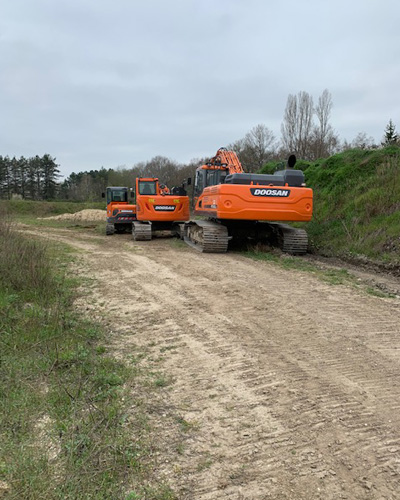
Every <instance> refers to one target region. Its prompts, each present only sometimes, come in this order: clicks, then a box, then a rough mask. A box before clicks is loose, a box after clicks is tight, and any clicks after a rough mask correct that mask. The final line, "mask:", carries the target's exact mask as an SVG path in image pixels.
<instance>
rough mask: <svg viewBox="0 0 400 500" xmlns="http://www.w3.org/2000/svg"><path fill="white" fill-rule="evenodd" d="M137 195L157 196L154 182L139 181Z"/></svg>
mask: <svg viewBox="0 0 400 500" xmlns="http://www.w3.org/2000/svg"><path fill="white" fill-rule="evenodd" d="M139 194H144V195H146V194H148V195H155V194H157V186H156V181H139Z"/></svg>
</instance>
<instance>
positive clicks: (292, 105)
mask: <svg viewBox="0 0 400 500" xmlns="http://www.w3.org/2000/svg"><path fill="white" fill-rule="evenodd" d="M313 113H314V104H313V99H312V97H311V96H310V94H308V92H304V91H301V92H299V93H298V94H297V95H292V94H289V97H288V100H287V104H286V109H285V115H284V118H283V123H282V126H281V132H282V145H283V149H284V150H285V151H286V152H287V153H295V154H297V155H298V156H299V157H300V158H303V159H308V158H309V147H310V143H311V136H312V124H313V123H312V119H313Z"/></svg>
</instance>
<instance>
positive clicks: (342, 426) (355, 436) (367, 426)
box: [49, 232, 400, 499]
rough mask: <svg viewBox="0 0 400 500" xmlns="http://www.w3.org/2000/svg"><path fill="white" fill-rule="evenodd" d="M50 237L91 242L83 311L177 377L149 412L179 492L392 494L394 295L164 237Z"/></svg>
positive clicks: (396, 486) (397, 341)
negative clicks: (90, 282)
mask: <svg viewBox="0 0 400 500" xmlns="http://www.w3.org/2000/svg"><path fill="white" fill-rule="evenodd" d="M49 234H50V233H49ZM51 234H53V235H54V236H51ZM51 234H50V236H51V237H54V238H56V239H59V240H63V241H66V242H68V243H70V244H72V245H73V246H75V247H79V248H82V249H84V250H85V251H86V252H85V253H84V254H82V256H81V258H82V260H83V262H84V266H81V267H82V268H81V270H80V272H81V273H84V274H85V275H87V276H89V277H95V280H96V283H97V285H96V286H95V287H94V289H93V296H92V298H93V301H94V302H93V304H90V305H89V306H88V305H86V307H90V310H91V311H93V313H94V314H99V313H100V312H101V311H103V312H106V313H107V316H108V321H109V324H110V325H112V327H113V329H114V330H115V333H114V335H113V340H112V342H113V346H114V349H115V350H116V352H117V354H118V356H122V357H123V356H126V355H128V354H129V353H130V351H131V349H132V346H133V345H141V346H143V347H146V348H147V349H148V350H149V351H150V352H151V353H152V355H153V357H157V356H158V357H159V356H160V355H162V358H163V359H162V361H161V362H162V367H163V369H164V370H165V372H166V373H168V374H170V375H171V376H172V377H173V378H174V383H173V384H172V385H171V386H169V387H167V388H165V389H163V393H162V398H163V401H164V405H165V410H161V411H163V413H162V415H155V416H154V419H155V424H156V426H157V429H158V432H159V433H160V441H161V442H162V443H163V446H164V452H163V451H162V450H160V452H159V453H160V455H159V462H158V469H159V473H160V474H164V475H165V476H166V477H167V478H168V480H169V481H170V482H171V483H172V484H173V486H174V487H175V489H176V491H178V492H179V495H178V496H179V498H187V499H192V498H196V499H236V498H237V499H240V498H242V499H245V498H246V499H263V498H274V499H286V498H287V499H289V498H293V499H312V498H324V499H326V498H329V499H334V498H335V499H336V498H348V499H365V498H381V499H384V498H386V499H395V498H398V491H400V432H399V431H400V417H399V406H400V404H399V403H400V397H399V396H400V371H399V361H400V355H399V348H400V321H399V320H400V308H399V301H398V300H390V299H381V298H376V297H372V296H367V295H365V294H363V293H361V292H360V291H357V290H355V289H350V288H347V287H344V286H332V285H329V284H326V283H323V282H321V281H318V280H317V279H316V278H315V277H314V276H313V275H311V274H309V273H305V272H300V271H286V270H283V269H280V268H277V267H276V266H274V265H272V264H267V263H260V262H253V261H251V260H249V259H246V258H244V257H241V256H238V255H232V254H228V255H202V254H198V253H196V252H194V251H192V250H190V249H186V248H181V247H180V246H178V245H176V246H175V247H174V246H173V245H172V244H171V243H170V242H167V241H160V240H159V241H152V242H149V243H147V242H143V243H141V242H140V243H139V242H136V243H133V242H131V241H130V239H129V238H128V236H126V237H122V238H121V237H119V238H118V237H117V238H114V239H113V240H112V241H111V240H105V239H104V243H101V244H99V243H98V242H97V241H92V242H90V239H88V240H86V241H85V240H84V237H83V238H82V236H80V239H76V238H75V239H74V237H71V236H69V235H67V234H66V233H65V232H64V233H62V234H61V233H58V234H57V233H56V232H53V233H51ZM116 248H117V249H118V257H117V258H115V255H116ZM110 284H113V285H112V286H111V285H110ZM114 285H115V286H114ZM121 290H123V292H121ZM101 304H105V305H101ZM121 318H124V320H123V322H124V324H121ZM116 325H118V326H116ZM163 415H165V416H163ZM177 417H179V419H180V421H184V422H186V423H187V424H188V425H189V424H190V426H191V431H190V432H188V433H185V434H180V435H179V433H177V431H176V429H175V430H174V429H173V427H174V426H175V427H176V422H177ZM179 439H180V440H181V441H180V442H181V443H182V442H183V444H184V447H183V448H180V452H177V451H176V447H177V446H178V445H179V442H178V441H179Z"/></svg>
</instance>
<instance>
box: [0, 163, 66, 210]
mask: <svg viewBox="0 0 400 500" xmlns="http://www.w3.org/2000/svg"><path fill="white" fill-rule="evenodd" d="M59 177H60V170H59V169H58V165H57V163H56V159H55V158H53V157H52V156H50V155H49V154H45V155H43V156H42V157H40V156H37V155H36V156H34V157H32V158H24V157H23V156H21V157H20V158H16V157H15V156H14V157H13V158H9V157H8V156H0V198H2V199H11V198H22V199H27V200H51V199H54V198H55V197H56V196H57V193H58V191H59V189H58V187H59V186H58V179H59Z"/></svg>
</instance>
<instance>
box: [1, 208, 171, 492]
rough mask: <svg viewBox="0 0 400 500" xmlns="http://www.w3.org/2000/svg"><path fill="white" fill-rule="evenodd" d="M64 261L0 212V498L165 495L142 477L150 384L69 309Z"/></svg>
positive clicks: (61, 252) (71, 289)
mask: <svg viewBox="0 0 400 500" xmlns="http://www.w3.org/2000/svg"><path fill="white" fill-rule="evenodd" d="M63 210H64V209H63ZM66 265H67V254H66V249H65V248H62V247H60V246H59V247H57V248H56V249H54V248H53V247H46V246H44V245H43V244H42V243H41V242H38V241H35V240H32V239H29V240H28V239H25V238H24V237H22V236H21V235H20V234H18V233H17V232H15V231H13V227H12V223H10V222H9V221H8V220H7V218H6V216H5V215H4V214H2V216H1V217H0V443H1V446H0V498H7V499H22V498H23V499H31V500H36V499H44V498H45V499H46V500H52V499H96V500H97V499H99V500H100V499H104V500H105V499H107V500H108V499H111V498H112V499H124V500H125V499H126V500H128V499H129V500H133V499H144V498H146V499H171V498H173V495H172V493H171V491H170V489H169V488H168V487H167V486H165V485H163V484H162V483H161V482H159V481H157V480H156V479H155V478H154V477H153V476H152V474H151V458H150V457H151V446H152V445H151V429H150V427H149V423H148V419H147V415H146V411H145V408H144V406H145V405H143V404H142V402H141V398H140V384H141V383H142V382H143V380H144V381H145V384H146V386H145V388H144V391H145V392H146V394H149V392H150V393H151V391H152V390H157V384H156V381H154V380H152V379H151V375H148V376H147V375H146V374H145V373H142V370H141V368H140V364H139V361H138V359H139V355H138V356H136V357H135V356H132V359H131V360H130V361H129V362H127V363H124V364H123V363H121V362H119V361H117V360H116V359H115V358H113V357H112V356H111V353H109V352H108V349H107V347H106V338H105V332H103V331H102V329H101V328H100V327H99V326H98V325H95V324H92V323H89V322H88V321H87V320H84V319H83V318H82V317H80V316H79V315H78V314H77V313H76V312H75V311H74V310H73V307H72V306H73V299H74V295H75V294H76V285H77V283H76V282H74V281H72V280H71V279H66V278H65V276H64V274H65V273H64V272H63V269H65V268H66ZM55 269H57V271H56V270H55ZM146 377H147V378H146ZM133 386H135V392H136V396H135V399H133V396H132V390H131V387H133ZM138 394H139V395H138ZM128 408H135V411H134V418H132V415H130V416H128V415H127V409H128Z"/></svg>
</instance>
